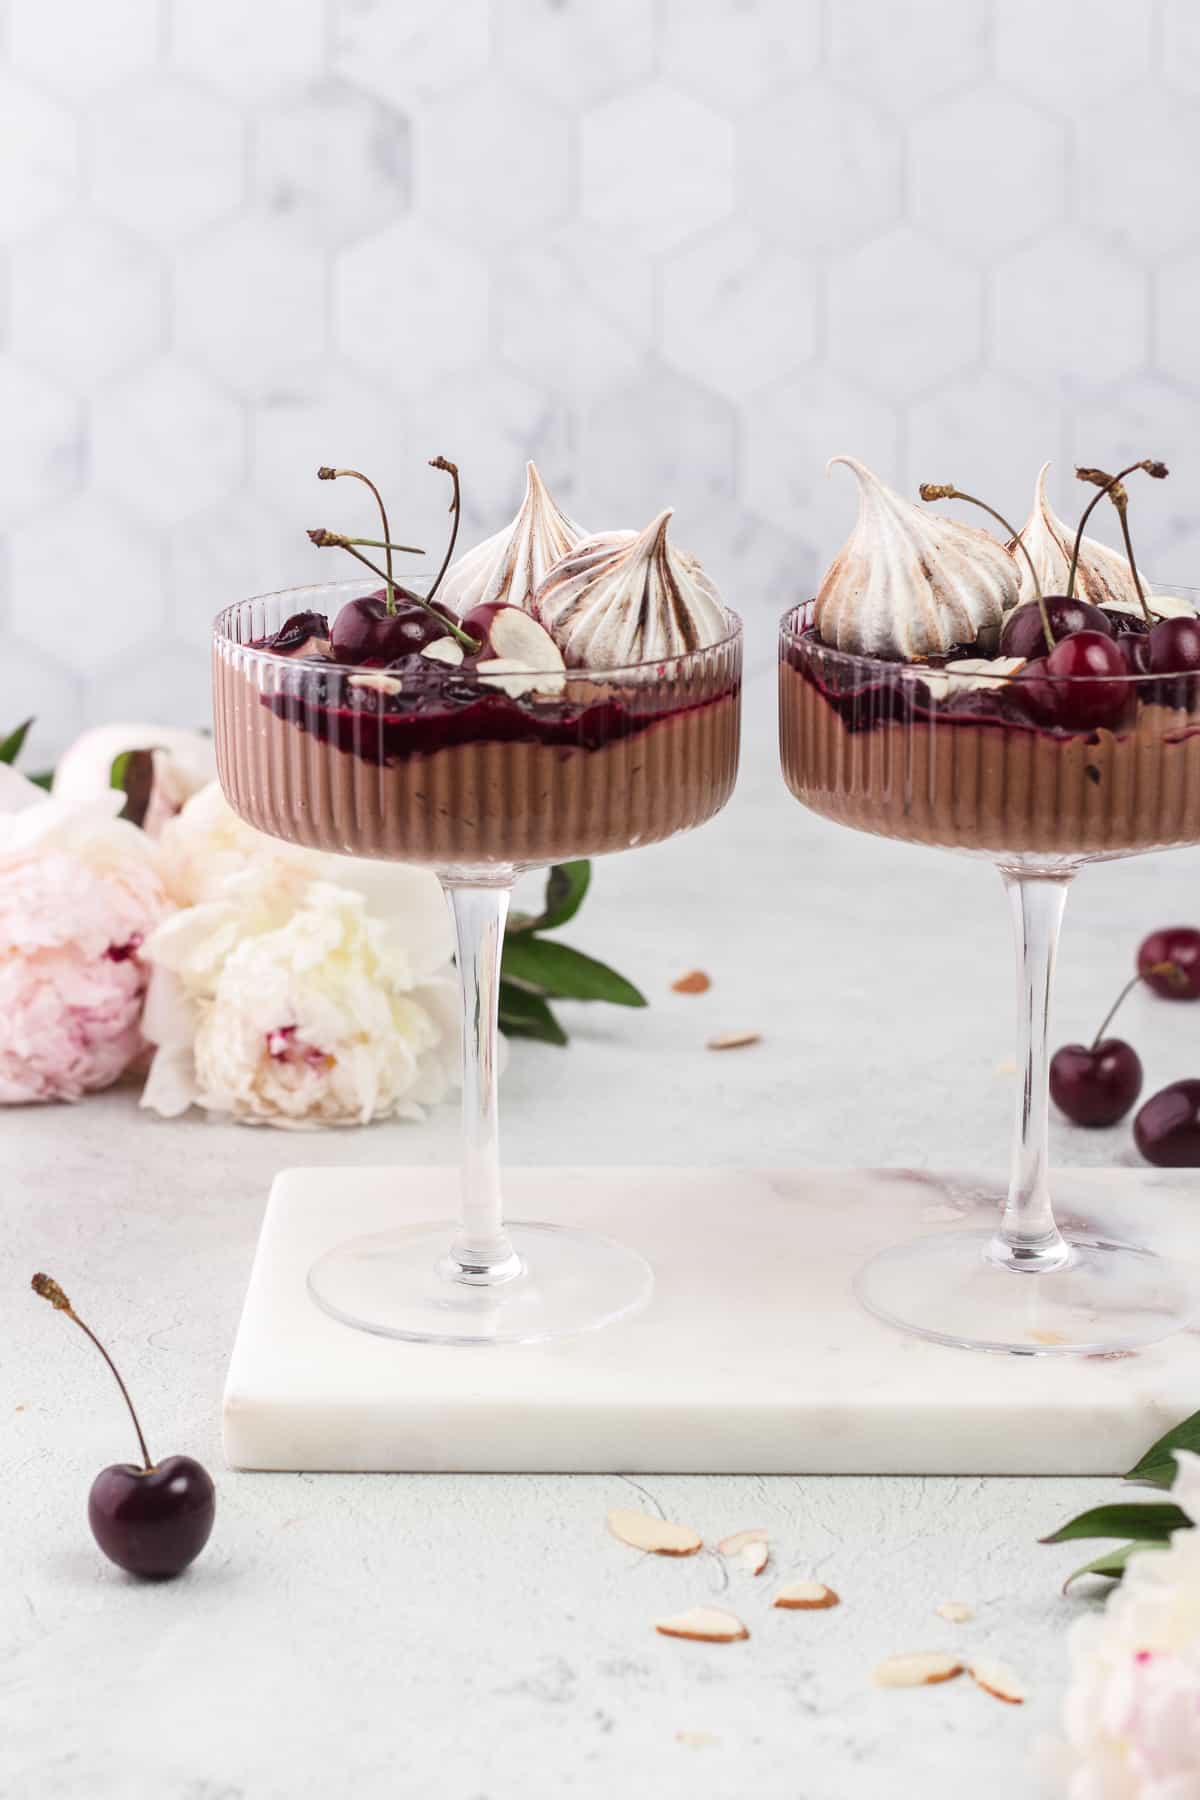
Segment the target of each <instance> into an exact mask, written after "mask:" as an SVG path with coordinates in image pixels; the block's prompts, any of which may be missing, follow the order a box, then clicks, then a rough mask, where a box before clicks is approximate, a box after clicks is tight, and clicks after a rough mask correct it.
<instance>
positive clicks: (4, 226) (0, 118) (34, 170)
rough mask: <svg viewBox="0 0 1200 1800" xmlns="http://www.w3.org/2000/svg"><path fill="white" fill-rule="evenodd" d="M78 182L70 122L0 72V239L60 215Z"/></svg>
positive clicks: (50, 104) (49, 103) (67, 116)
mask: <svg viewBox="0 0 1200 1800" xmlns="http://www.w3.org/2000/svg"><path fill="white" fill-rule="evenodd" d="M78 179H79V150H78V142H77V134H76V129H75V122H74V120H73V119H72V118H71V116H70V114H68V113H66V112H65V111H64V110H63V109H62V107H60V106H56V105H55V104H54V103H53V102H52V101H50V100H47V99H46V98H45V97H44V96H43V95H41V94H39V93H37V92H35V90H34V89H33V88H31V87H26V86H23V85H22V84H21V83H19V82H17V81H14V80H13V79H12V77H11V76H8V75H5V74H3V73H0V240H3V239H11V238H16V237H18V236H20V234H21V233H22V232H25V231H29V230H31V229H32V228H33V227H34V226H37V225H40V224H42V223H43V221H44V220H46V219H51V218H53V217H54V215H55V214H56V213H60V212H62V211H63V209H64V208H65V207H66V206H67V204H68V203H69V201H70V200H71V198H72V196H73V194H74V192H75V189H76V187H77V185H78Z"/></svg>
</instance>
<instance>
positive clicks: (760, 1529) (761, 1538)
mask: <svg viewBox="0 0 1200 1800" xmlns="http://www.w3.org/2000/svg"><path fill="white" fill-rule="evenodd" d="M766 1541H767V1530H766V1527H765V1526H763V1525H752V1526H750V1528H749V1529H748V1530H746V1531H732V1532H730V1534H729V1536H728V1537H723V1538H722V1539H721V1541H720V1543H719V1544H718V1545H717V1549H718V1550H719V1551H720V1553H721V1555H722V1556H740V1555H741V1554H742V1551H743V1550H745V1549H746V1548H747V1546H748V1545H750V1544H765V1543H766Z"/></svg>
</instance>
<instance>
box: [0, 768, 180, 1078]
mask: <svg viewBox="0 0 1200 1800" xmlns="http://www.w3.org/2000/svg"><path fill="white" fill-rule="evenodd" d="M114 804H115V805H116V806H119V805H120V796H119V795H115V794H114V795H113V796H112V798H111V799H109V798H107V797H105V798H104V799H103V800H101V801H100V802H98V803H97V804H95V805H94V806H87V807H70V806H65V805H63V804H62V803H59V802H55V801H51V800H48V799H46V797H45V796H44V795H42V794H40V793H39V791H38V790H37V789H36V788H33V787H31V784H29V783H27V782H23V781H22V780H21V778H20V777H19V776H16V775H15V774H14V773H13V771H11V770H6V771H5V774H4V780H3V783H2V784H0V1103H3V1104H8V1105H13V1104H19V1103H21V1102H25V1101H34V1100H77V1099H78V1098H79V1097H80V1095H81V1094H83V1093H85V1092H87V1091H88V1090H89V1089H94V1088H102V1087H107V1086H109V1084H110V1083H111V1082H113V1081H115V1080H116V1079H117V1077H118V1076H119V1075H121V1074H122V1072H123V1071H124V1070H125V1069H126V1068H127V1067H128V1066H129V1064H130V1063H131V1062H132V1061H133V1060H134V1059H135V1057H137V1056H139V1055H140V1054H141V1052H142V1050H143V1049H144V1048H145V1044H144V1040H143V1038H142V1033H141V1026H140V1021H141V1012H142V1001H143V998H144V995H145V990H146V983H147V979H148V971H147V969H146V967H145V965H144V963H143V962H142V959H141V954H140V952H141V946H142V943H143V942H144V940H145V938H146V937H147V936H148V935H149V933H150V932H151V931H153V929H154V927H155V926H156V925H157V924H158V923H159V921H160V920H161V919H162V918H163V917H164V915H165V914H166V912H167V911H168V910H169V909H168V904H167V900H166V896H165V893H164V891H163V887H162V883H161V881H160V880H159V876H158V872H157V868H156V866H155V862H154V859H153V850H152V846H150V845H149V844H148V843H147V841H146V840H145V839H144V838H143V836H142V834H141V832H139V831H137V830H136V828H135V827H133V826H131V825H124V824H122V823H121V822H120V821H119V820H117V819H115V818H114V817H113V816H112V812H113V806H114Z"/></svg>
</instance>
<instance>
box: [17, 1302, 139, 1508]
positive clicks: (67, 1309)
mask: <svg viewBox="0 0 1200 1800" xmlns="http://www.w3.org/2000/svg"><path fill="white" fill-rule="evenodd" d="M30 1286H31V1287H32V1288H33V1291H34V1293H35V1294H40V1295H41V1297H42V1299H43V1300H48V1301H49V1302H50V1304H51V1306H52V1307H53V1308H54V1310H55V1312H61V1313H66V1315H67V1317H68V1319H70V1320H72V1321H73V1323H74V1324H76V1325H78V1327H79V1329H80V1331H82V1332H83V1334H84V1336H85V1337H89V1338H91V1340H92V1342H93V1344H95V1346H96V1348H97V1350H98V1351H99V1352H100V1354H101V1356H102V1357H103V1358H104V1360H105V1362H106V1363H107V1364H108V1366H109V1368H110V1369H111V1370H112V1373H113V1380H114V1381H115V1382H116V1384H117V1386H118V1387H119V1388H120V1390H121V1395H122V1398H123V1399H124V1401H125V1404H126V1406H127V1407H128V1408H129V1416H130V1418H131V1419H132V1420H133V1429H134V1430H135V1431H136V1432H137V1440H138V1444H139V1445H140V1447H141V1452H142V1463H143V1466H144V1468H145V1471H146V1473H147V1474H149V1473H150V1472H151V1470H152V1469H153V1468H154V1464H153V1462H152V1461H151V1460H150V1452H149V1450H147V1448H146V1439H145V1436H144V1434H143V1432H142V1426H141V1421H140V1420H139V1418H138V1416H137V1413H136V1411H135V1410H134V1405H133V1401H132V1400H131V1399H130V1398H129V1389H128V1388H127V1387H126V1386H125V1383H124V1382H123V1381H122V1380H121V1372H120V1370H119V1369H118V1368H117V1365H116V1363H115V1362H114V1361H113V1359H112V1357H111V1356H110V1355H109V1354H108V1351H107V1350H106V1349H105V1348H104V1345H103V1344H102V1343H101V1342H100V1339H99V1338H98V1337H97V1336H96V1334H95V1332H94V1331H93V1330H92V1328H91V1326H90V1325H85V1324H84V1322H83V1320H82V1319H81V1318H80V1317H79V1314H78V1313H77V1312H76V1311H75V1308H74V1307H73V1306H72V1305H71V1302H70V1301H69V1300H68V1299H67V1296H66V1295H65V1294H64V1293H63V1291H62V1289H61V1288H60V1287H59V1285H58V1283H57V1281H55V1280H54V1278H53V1277H52V1276H50V1275H41V1274H39V1275H35V1276H34V1278H33V1280H32V1282H31V1283H30Z"/></svg>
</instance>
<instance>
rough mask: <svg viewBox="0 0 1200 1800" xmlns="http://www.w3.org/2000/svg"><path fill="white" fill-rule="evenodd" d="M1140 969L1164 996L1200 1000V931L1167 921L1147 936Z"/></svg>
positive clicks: (1153, 986)
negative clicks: (1167, 923)
mask: <svg viewBox="0 0 1200 1800" xmlns="http://www.w3.org/2000/svg"><path fill="white" fill-rule="evenodd" d="M1137 966H1138V973H1139V975H1140V976H1141V978H1142V980H1143V981H1144V982H1145V983H1146V985H1147V987H1150V988H1153V989H1154V992H1155V993H1156V994H1160V995H1161V996H1162V998H1163V999H1164V1000H1200V931H1198V930H1197V929H1196V927H1195V926H1194V925H1164V926H1162V927H1161V928H1160V929H1159V930H1158V931H1152V932H1151V933H1150V935H1149V937H1147V938H1145V939H1143V941H1142V945H1141V948H1140V949H1139V950H1138V956H1137Z"/></svg>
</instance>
